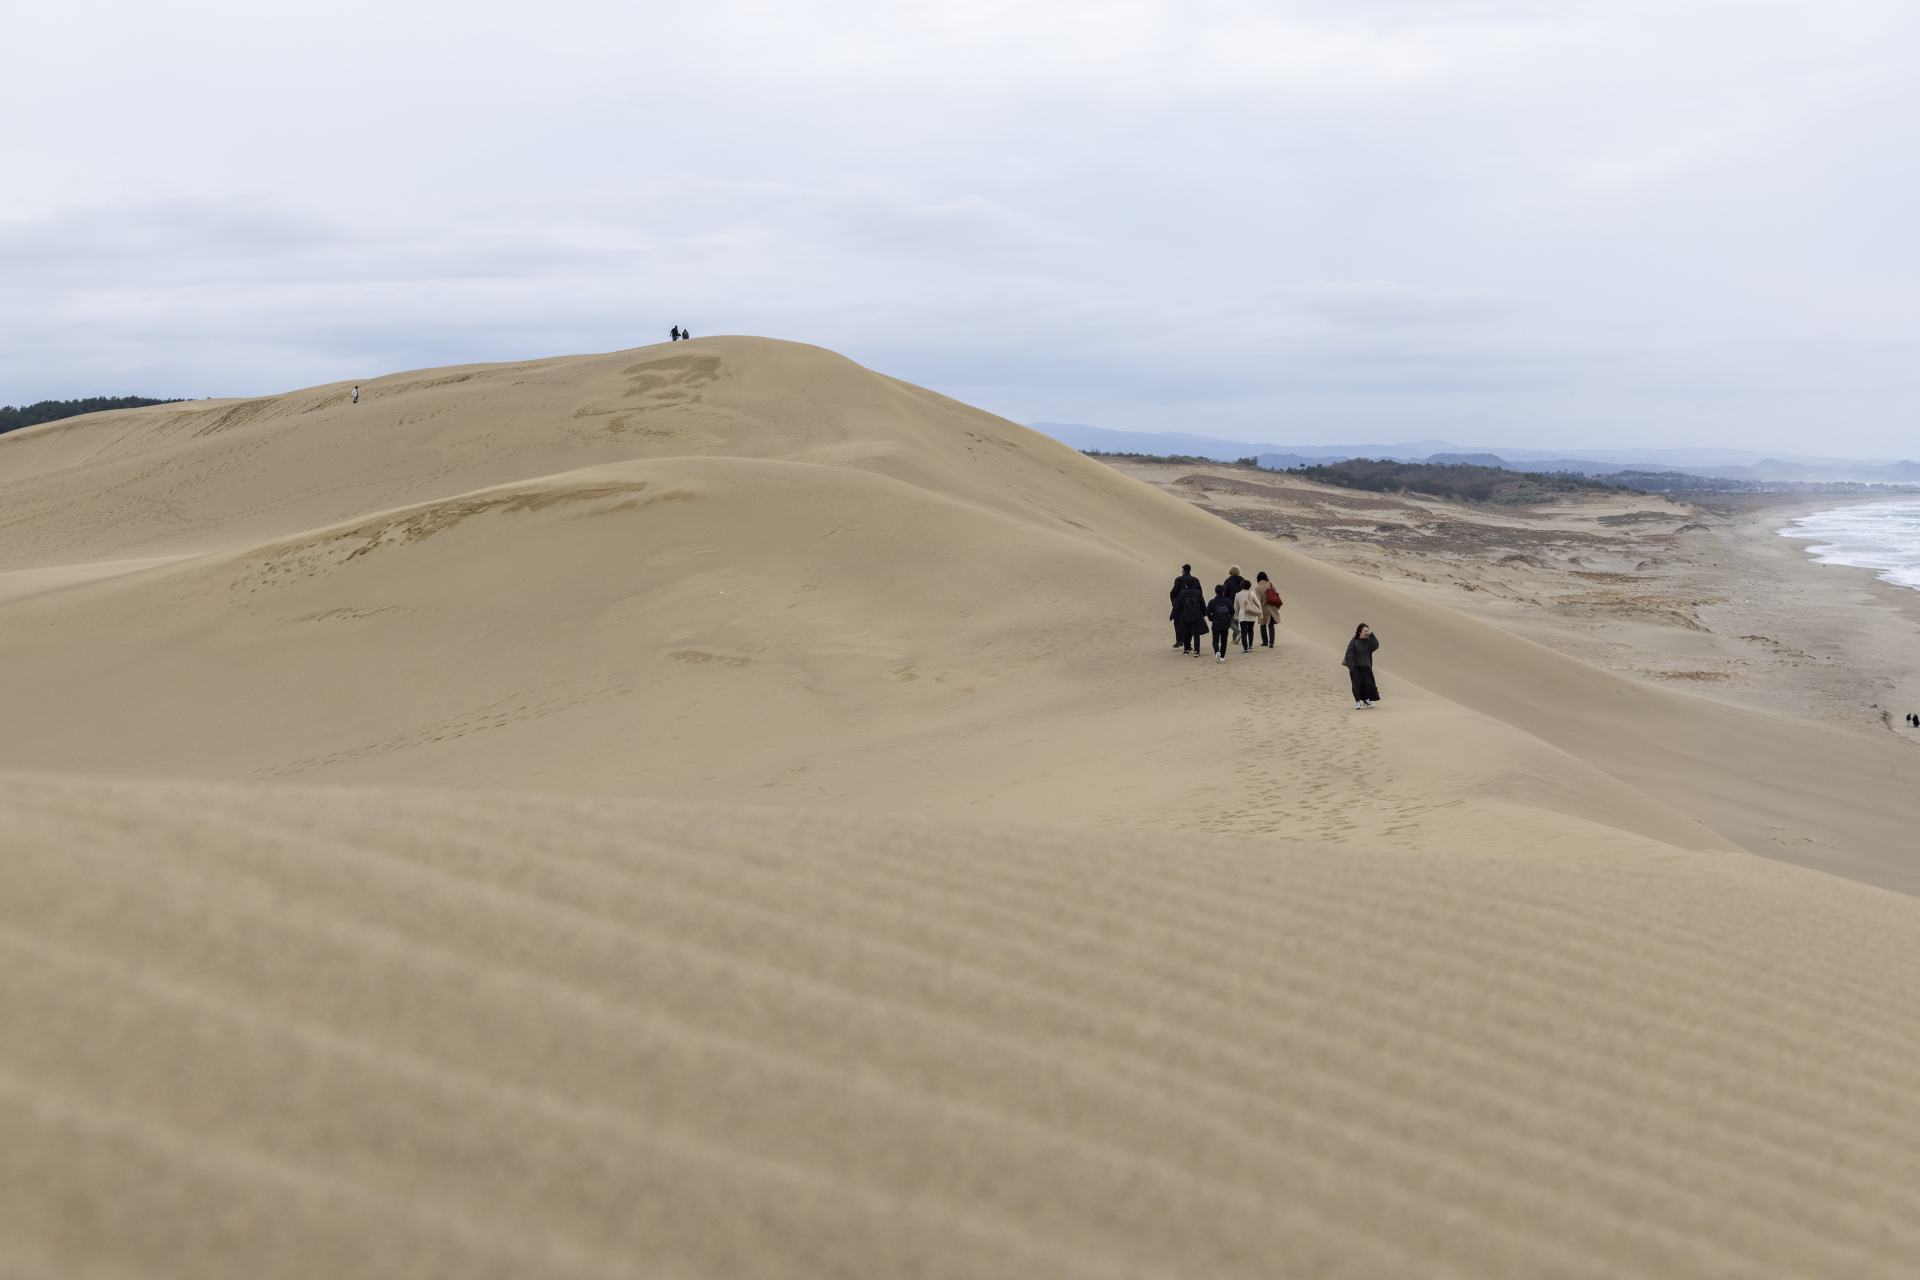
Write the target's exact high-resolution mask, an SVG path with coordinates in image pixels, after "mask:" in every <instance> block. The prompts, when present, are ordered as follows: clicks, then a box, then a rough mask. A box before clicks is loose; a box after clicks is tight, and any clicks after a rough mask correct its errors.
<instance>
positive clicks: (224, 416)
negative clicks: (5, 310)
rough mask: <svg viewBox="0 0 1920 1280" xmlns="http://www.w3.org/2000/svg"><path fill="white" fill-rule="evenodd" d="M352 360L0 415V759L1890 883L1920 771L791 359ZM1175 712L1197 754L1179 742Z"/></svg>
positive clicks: (883, 387)
mask: <svg viewBox="0 0 1920 1280" xmlns="http://www.w3.org/2000/svg"><path fill="white" fill-rule="evenodd" d="M689 346H691V347H693V348H695V349H694V350H691V351H689V350H687V349H686V348H687V347H689ZM363 391H364V402H363V403H362V404H360V405H358V406H354V405H351V404H349V403H347V401H346V399H345V397H344V396H343V395H342V394H341V389H340V388H316V389H314V390H312V391H307V392H296V393H292V394H290V395H287V396H282V397H269V398H262V399H257V400H252V401H246V402H241V403H239V404H212V405H207V406H196V407H193V408H188V409H183V408H181V407H179V406H163V407H160V408H156V409H148V410H135V411H129V412H124V413H119V414H111V415H102V416H101V418H102V420H101V421H99V422H94V423H91V424H86V423H81V424H79V425H75V423H73V422H68V423H55V424H50V425H49V426H46V427H41V428H35V429H32V430H28V431H22V432H17V433H13V434H11V435H9V436H8V437H7V439H6V440H5V441H0V476H4V477H5V478H4V480H0V492H4V493H5V494H6V495H7V498H8V501H7V503H6V506H5V511H6V512H7V514H6V515H5V516H4V517H0V544H3V546H4V550H0V556H4V557H5V559H4V563H5V564H7V565H10V566H12V567H13V568H14V569H15V570H16V572H15V573H14V574H5V573H0V594H5V593H6V592H7V580H8V579H9V578H12V579H14V580H15V581H14V594H16V595H18V596H20V597H21V598H18V599H17V600H16V601H15V603H14V604H13V605H12V606H11V607H10V609H9V613H10V615H11V617H12V620H13V626H12V627H11V628H10V629H9V632H8V634H7V635H6V636H5V637H0V659H4V661H3V662H0V688H4V690H5V692H6V693H7V695H8V697H9V700H10V702H11V703H12V705H14V706H16V707H17V708H18V715H19V716H20V717H21V718H23V719H24V720H25V721H26V722H27V723H29V724H31V725H32V726H33V730H34V731H33V732H32V733H30V734H28V735H25V736H23V737H22V738H19V739H17V740H16V745H15V746H13V747H12V749H9V748H7V747H0V767H11V768H26V769H55V770H64V771H74V772H91V771H105V772H114V773H146V774H167V775H173V776H201V777H224V778H246V777H263V778H309V779H312V780H316V781H341V782H389V781H418V782H421V783H424V784H431V785H447V786H482V785H484V786H523V787H524V786H532V787H536V788H543V789H562V790H587V791H594V792H601V793H615V794H629V795H633V794H639V795H647V794H654V795H663V794H664V795H674V796H682V797H690V798H706V799H713V800H720V799H726V798H729V797H738V796H742V795H746V796H748V797H750V798H753V799H756V800H760V801H771V802H789V803H795V804H801V805H806V806H811V807H830V808H845V807H849V806H851V807H854V808H860V807H865V806H868V805H871V804H874V803H882V804H886V805H890V806H902V805H904V806H908V807H912V808H917V809H921V810H925V811H930V812H946V813H966V814H975V815H979V814H985V815H989V816H992V815H998V816H1003V817H1009V818H1017V819H1023V820H1026V819H1040V820H1047V821H1058V822H1064V823H1067V824H1070V825H1071V824H1090V825H1111V826H1122V827H1129V826H1139V825H1143V824H1145V825H1157V826H1162V827H1166V828H1169V829H1202V830H1241V829H1248V828H1252V829H1262V828H1263V826H1264V828H1265V829H1272V830H1276V831H1278V832H1279V833H1281V834H1288V835H1294V836H1300V837H1305V838H1318V839H1353V840H1355V841H1357V842H1362V843H1366V844H1369V845H1374V846H1377V845H1381V844H1386V845H1397V846H1399V847H1412V845H1414V844H1416V843H1419V842H1421V841H1427V842H1431V841H1434V840H1440V841H1443V842H1448V843H1451V844H1454V845H1458V846H1462V847H1471V846H1474V845H1479V844H1486V843H1488V842H1492V843H1493V844H1496V845H1500V846H1502V847H1518V846H1521V845H1524V844H1526V843H1529V842H1532V841H1536V840H1538V839H1540V838H1542V836H1543V835H1549V834H1550V832H1551V830H1552V828H1553V822H1552V818H1553V817H1554V816H1555V815H1559V816H1563V817H1566V818H1568V819H1571V820H1573V821H1572V826H1571V827H1570V828H1569V829H1582V830H1584V828H1585V827H1586V826H1587V825H1590V824H1592V823H1595V822H1598V823H1603V824H1608V825H1613V826H1617V827H1619V828H1620V829H1621V830H1624V831H1627V832H1630V833H1632V834H1636V835H1642V836H1649V837H1652V838H1655V839H1659V840H1663V841H1666V842H1668V843H1674V844H1678V845H1681V846H1683V847H1691V848H1721V847H1729V846H1738V847H1742V848H1746V849H1748V850H1751V851H1754V852H1758V853H1763V854H1767V855H1770V856H1776V857H1783V858H1786V859H1788V860H1791V861H1796V862H1799V863H1802V864H1804V865H1811V866H1817V867H1822V868H1825V869H1831V870H1836V871H1839V872H1841V873H1843V874H1846V875H1849V876H1852V877H1854V878H1858V879H1864V880H1868V881H1870V882H1873V883H1878V884H1884V885H1890V886H1893V887H1899V888H1902V889H1907V890H1914V889H1920V868H1917V867H1916V865H1915V862H1914V859H1913V858H1912V857H1911V856H1910V853H1909V852H1908V851H1909V850H1910V847H1911V834H1910V832H1911V830H1912V829H1913V828H1912V824H1913V823H1914V822H1915V821H1916V820H1917V819H1920V801H1917V800H1916V799H1915V798H1914V797H1915V796H1916V795H1920V761H1916V760H1908V759H1902V758H1889V757H1888V756H1886V754H1885V753H1876V752H1875V750H1874V749H1873V747H1872V746H1870V745H1866V744H1862V743H1860V742H1857V741H1855V740H1854V739H1853V738H1851V737H1850V736H1848V735H1845V734H1843V733H1839V732H1836V731H1834V730H1832V729H1829V728H1824V727H1821V726H1810V725H1806V724H1803V723H1800V722H1796V721H1787V720H1783V719H1779V718H1773V717H1767V716H1764V715H1759V714H1755V713H1748V712H1742V711H1740V710H1737V709H1733V708H1727V707H1721V706H1715V705H1712V704H1710V703H1708V702H1706V701H1704V700H1702V699H1698V698H1691V697H1688V696H1687V695H1686V694H1684V693H1680V692H1676V691H1671V690H1666V689H1654V688H1650V687H1648V686H1645V685H1642V684H1637V683H1634V682H1631V681H1628V680H1623V679H1620V678H1618V677H1615V676H1613V675H1610V674H1608V673H1605V672H1602V671H1600V670H1598V669H1597V668H1594V667H1591V666H1588V665H1586V664H1584V663H1581V662H1579V661H1577V660H1574V659H1570V658H1566V657H1563V656H1561V655H1557V654H1553V653H1550V652H1548V651H1546V650H1544V649H1542V648H1540V647H1538V646H1536V645H1533V644H1530V643H1529V642H1527V641H1524V640H1520V639H1517V638H1515V637H1513V636H1510V635H1507V634H1505V633H1502V632H1500V631H1498V630H1496V629H1495V628H1492V627H1490V626H1486V625H1484V624H1481V623H1479V622H1476V621H1474V620H1472V619H1469V618H1466V617H1463V616H1461V615H1459V614H1456V613H1454V612H1452V611H1450V610H1447V609H1444V608H1441V607H1438V606H1435V605H1433V604H1431V603H1429V602H1427V601H1423V600H1418V599H1415V598H1412V597H1410V596H1407V595H1405V594H1403V593H1400V592H1396V591H1394V590H1393V589H1392V588H1391V587H1388V586H1385V585H1382V584H1378V583H1372V582H1367V581H1363V580H1360V579H1357V578H1354V577H1352V576H1351V575H1348V574H1345V573H1342V572H1341V571H1338V570H1335V569H1332V568H1329V567H1327V566H1324V565H1320V564H1317V563H1315V562H1313V561H1311V560H1309V559H1307V558H1305V557H1302V556H1299V555H1296V554H1294V553H1292V552H1290V551H1288V550H1287V549H1285V548H1284V547H1281V546H1278V545H1276V544H1274V543H1273V542H1270V541H1265V540H1262V539H1260V538H1257V537H1255V536H1253V535H1250V534H1248V533H1246V532H1244V531H1241V530H1237V529H1233V528H1231V527H1228V526H1226V525H1225V524H1223V523H1222V522H1220V521H1218V520H1216V519H1213V518H1212V517H1210V516H1207V515H1205V514H1203V513H1200V512H1196V511H1194V510H1193V509H1192V508H1191V507H1190V506H1188V505H1187V504H1185V503H1183V502H1181V501H1179V500H1177V499H1175V498H1172V497H1170V496H1168V495H1165V494H1162V493H1158V492H1155V491H1154V490H1152V489H1151V488H1150V487H1149V486H1145V485H1142V484H1139V483H1136V482H1134V481H1132V480H1129V479H1127V478H1126V477H1123V476H1118V475H1115V474H1114V473H1113V472H1111V471H1110V470H1108V469H1107V468H1104V467H1102V466H1100V465H1099V464H1098V463H1095V462H1093V461H1091V460H1089V459H1086V458H1083V457H1080V456H1079V455H1077V454H1075V453H1073V452H1072V451H1071V450H1068V449H1066V448H1065V447H1064V446H1061V445H1059V444H1057V443H1055V442H1053V441H1050V440H1047V439H1045V438H1043V437H1041V436H1039V435H1037V434H1036V433H1033V432H1030V431H1027V430H1025V429H1024V428H1021V427H1017V426H1015V425H1014V424H1011V423H1007V422H1004V421H1002V420H1000V419H996V418H994V417H992V416H991V415H989V414H985V413H982V412H980V411H979V410H975V409H970V408H968V407H966V406H964V405H960V404H958V403H956V402H954V401H951V400H947V399H946V398H944V397H940V396H937V395H934V394H933V393H930V392H925V391H923V390H921V389H919V388H914V387H911V386H908V385H907V384H904V383H900V382H897V381H895V380H892V379H888V378H884V377H882V376H880V375H877V374H873V373H870V372H868V371H867V370H864V369H861V368H860V367H859V366H857V365H854V364H853V363H852V362H850V361H847V360H845V359H844V358H842V357H839V356H835V355H832V354H831V353H828V352H823V351H820V350H818V349H817V348H809V347H804V346H800V345H798V344H791V343H778V342H771V341H766V340H758V339H702V340H699V341H698V342H695V343H691V344H677V345H676V346H669V347H665V348H653V349H642V350H640V351H635V352H619V353H614V354H612V355H608V356H600V357H567V358H562V359H557V360H551V361H538V362H522V363H518V364H513V365H506V366H478V367H472V368H465V369H456V370H436V371H426V372H422V373H417V374H401V375H394V376H393V377H391V378H385V379H376V380H373V381H371V382H369V383H367V384H364V386H363ZM142 558H144V559H146V560H148V561H150V562H151V563H150V564H149V566H148V567H146V568H139V567H138V561H139V560H141V559H142ZM102 561H105V562H109V563H110V564H111V563H112V562H131V563H134V564H135V567H134V568H133V569H131V570H130V571H127V572H110V573H103V572H102V571H101V570H100V569H98V568H97V566H98V565H99V563H100V562H102ZM1183 561H1193V562H1196V563H1199V564H1201V565H1202V566H1203V567H1207V566H1212V568H1213V571H1216V572H1217V571H1218V570H1219V569H1220V568H1222V567H1224V565H1226V564H1228V563H1242V564H1244V565H1246V566H1247V567H1249V568H1253V567H1264V568H1267V569H1268V570H1270V571H1272V572H1273V573H1274V574H1275V575H1276V577H1277V578H1278V579H1279V580H1280V581H1281V583H1282V584H1283V586H1284V587H1285V589H1286V592H1287V594H1288V596H1289V599H1290V604H1289V608H1288V611H1287V623H1286V626H1285V628H1284V635H1285V640H1284V642H1283V647H1282V649H1281V650H1280V651H1279V653H1278V654H1275V655H1257V657H1256V661H1259V660H1262V659H1264V658H1266V657H1269V656H1271V657H1272V658H1273V659H1274V661H1272V662H1269V663H1267V665H1266V666H1264V667H1262V668H1260V674H1259V675H1258V676H1257V677H1255V676H1251V675H1249V676H1234V677H1232V678H1231V679H1230V680H1225V681H1223V680H1216V679H1212V678H1211V677H1212V676H1213V675H1214V674H1215V673H1213V672H1210V671H1209V672H1200V671H1195V670H1192V669H1191V668H1190V667H1188V668H1181V667H1178V666H1177V664H1178V663H1179V662H1180V661H1181V660H1180V659H1178V658H1173V657H1170V656H1169V654H1168V652H1167V651H1166V649H1165V648H1164V646H1158V645H1155V644H1153V643H1151V639H1152V635H1153V632H1154V630H1155V628H1156V626H1157V625H1160V624H1159V620H1160V617H1161V615H1162V614H1163V613H1164V605H1163V604H1162V603H1161V601H1162V600H1163V599H1164V593H1165V589H1166V586H1165V580H1166V579H1168V578H1169V577H1170V572H1171V570H1173V569H1174V568H1175V567H1176V566H1178V565H1179V564H1180V563H1182V562H1183ZM49 575H52V578H51V579H50V578H49ZM62 575H65V576H64V577H63V576H62ZM49 580H52V581H55V582H60V583H63V584H64V585H62V586H61V587H60V589H58V590H53V591H48V590H45V589H44V588H45V586H46V583H47V582H48V581H49ZM29 586H32V587H34V588H35V591H29ZM35 592H37V593H35ZM1362 619H1364V620H1367V621H1370V622H1372V623H1373V624H1374V626H1375V627H1376V628H1377V629H1379V630H1380V631H1381V633H1382V634H1383V635H1385V636H1386V637H1387V648H1386V650H1385V651H1384V652H1383V655H1382V662H1383V664H1384V666H1383V674H1384V676H1385V678H1386V679H1387V681H1388V686H1387V687H1388V688H1389V689H1390V690H1392V691H1393V692H1392V696H1393V699H1394V703H1393V705H1394V707H1395V709H1396V714H1399V713H1400V712H1402V711H1404V713H1405V714H1404V715H1403V716H1402V717H1401V718H1400V719H1399V720H1398V721H1397V727H1396V729H1395V731H1394V732H1393V733H1391V734H1383V733H1382V732H1381V731H1380V730H1379V729H1378V727H1374V726H1363V725H1351V724H1349V723H1348V721H1349V720H1350V719H1351V717H1350V716H1347V715H1346V714H1345V712H1346V709H1347V704H1345V703H1343V702H1342V700H1341V672H1340V670H1339V668H1338V666H1337V655H1338V653H1339V648H1340V646H1341V644H1342V643H1343V642H1344V635H1345V634H1346V633H1347V632H1349V631H1350V630H1351V626H1352V624H1353V622H1354V621H1356V620H1362ZM1161 629H1164V627H1163V626H1162V627H1161ZM135 637H138V638H137V640H136V639H135ZM1193 665H1198V664H1193ZM7 673H13V676H14V678H12V679H9V678H8V674H7ZM76 689H85V690H88V697H87V699H86V701H87V704H88V707H89V715H88V716H86V717H84V718H78V719H76V718H75V717H71V716H69V715H66V714H65V713H64V711H63V708H66V707H68V706H70V705H72V697H73V691H74V690H76ZM1207 726H1214V727H1217V729H1218V732H1219V735H1220V738H1221V742H1222V754H1221V755H1215V754H1213V753H1212V752H1211V751H1209V750H1206V749H1200V750H1191V751H1183V750H1180V749H1179V746H1178V744H1180V743H1181V742H1182V741H1183V740H1187V741H1190V742H1191V743H1194V744H1198V743H1200V742H1202V741H1203V740H1204V739H1205V737H1206V736H1207ZM1228 743H1233V744H1235V745H1234V746H1233V747H1232V749H1228V748H1227V746H1226V744H1228ZM1463 744H1464V746H1465V749H1464V750H1463V749H1461V748H1462V746H1463ZM1359 774H1364V775H1365V780H1364V783H1362V784H1360V785H1356V777H1357V775H1359ZM1869 776H1871V777H1881V778H1883V779H1884V785H1881V786H1876V787H1872V788H1862V787H1860V786H1858V785H1857V783H1858V780H1859V779H1860V778H1862V777H1869ZM1757 779H1765V783H1764V785H1759V786H1756V785H1755V782H1756V780H1757ZM1249 803H1254V804H1256V805H1257V807H1258V808H1259V809H1260V810H1261V814H1262V815H1263V816H1259V817H1255V816H1249V815H1247V814H1245V813H1243V809H1244V808H1245V807H1246V806H1247V805H1248V804H1249ZM1522 811H1524V812H1522ZM1583 838H1584V837H1583Z"/></svg>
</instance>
